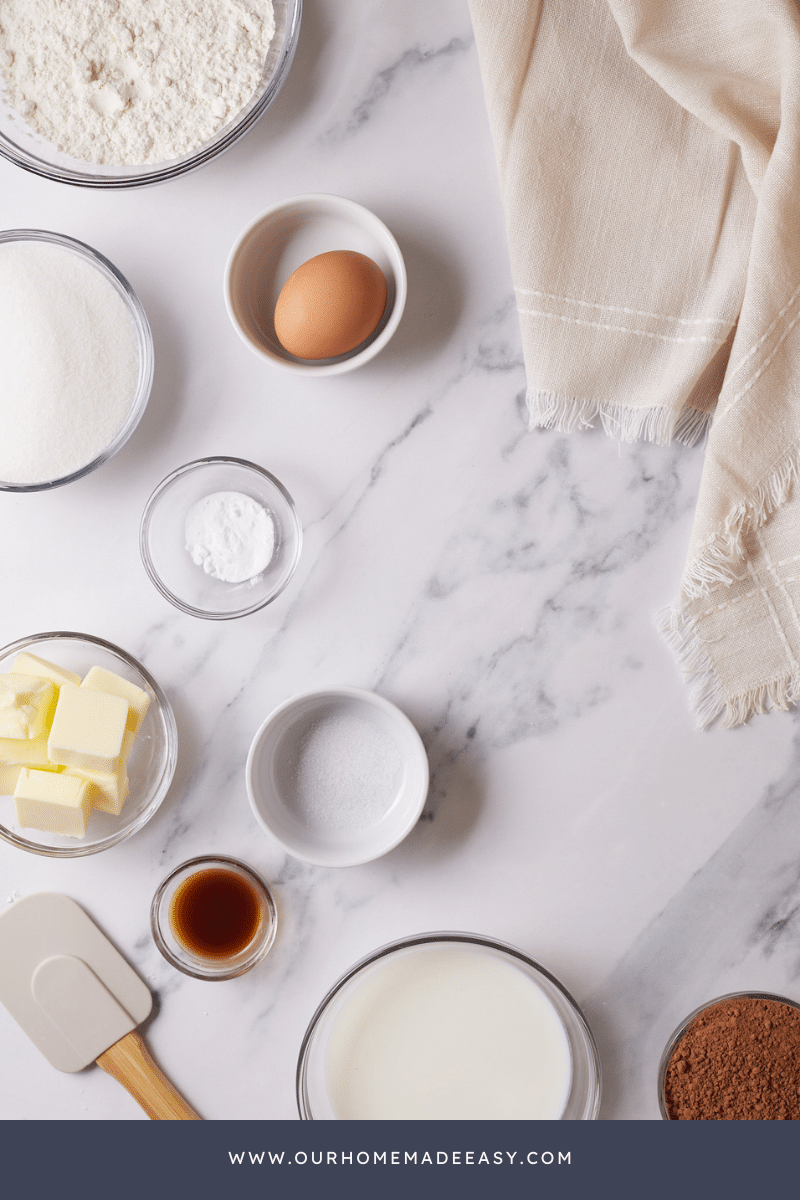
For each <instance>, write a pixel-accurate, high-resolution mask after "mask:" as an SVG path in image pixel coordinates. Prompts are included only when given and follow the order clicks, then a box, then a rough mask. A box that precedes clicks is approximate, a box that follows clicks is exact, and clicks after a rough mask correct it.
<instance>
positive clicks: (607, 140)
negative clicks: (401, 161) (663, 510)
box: [470, 0, 800, 725]
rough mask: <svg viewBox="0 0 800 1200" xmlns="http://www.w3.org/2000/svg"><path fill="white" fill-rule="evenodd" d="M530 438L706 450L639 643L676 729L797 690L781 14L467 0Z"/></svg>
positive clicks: (765, 7)
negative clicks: (650, 634) (676, 706)
mask: <svg viewBox="0 0 800 1200" xmlns="http://www.w3.org/2000/svg"><path fill="white" fill-rule="evenodd" d="M470 7H471V11H472V19H473V25H474V29H475V36H476V40H477V45H478V52H479V57H480V63H481V71H482V75H483V82H484V90H485V95H486V103H487V109H488V113H489V120H490V124H491V127H492V133H493V137H494V141H495V149H496V153H497V161H498V167H499V172H500V182H501V189H502V193H503V200H504V205H505V213H506V224H507V232H508V244H509V252H510V258H511V267H512V273H513V277H514V285H515V289H516V296H517V306H518V309H519V316H520V325H521V329H522V342H523V350H524V356H525V368H526V375H527V380H528V406H529V409H530V415H531V426H541V427H544V428H556V429H560V430H566V431H571V430H577V429H580V428H583V427H586V426H588V425H589V424H591V423H592V422H593V421H594V420H595V419H599V420H600V421H601V422H602V424H603V425H604V427H605V429H606V430H607V432H608V433H610V434H613V435H614V436H616V437H619V438H622V439H624V440H626V441H632V440H635V439H637V438H647V439H649V440H652V441H656V442H661V443H665V442H668V441H670V440H671V439H672V438H678V439H680V440H682V441H685V442H689V443H691V442H695V441H697V440H698V439H699V438H701V437H703V436H704V435H705V434H707V444H706V451H705V461H704V467H703V476H702V481H701V488H700V497H699V501H698V506H697V513H696V516H695V522H694V528H693V531H692V538H691V544H690V548H689V554H688V559H687V563H686V567H685V571H684V576H683V580H682V583H681V589H680V594H679V596H678V599H677V600H676V602H675V604H674V605H673V607H672V608H671V609H670V610H668V611H667V612H665V613H662V614H660V615H659V625H660V627H661V629H662V631H663V633H664V634H665V636H666V637H667V640H668V641H669V642H670V643H671V645H672V646H673V648H674V649H675V650H676V651H677V653H678V656H679V658H680V660H681V663H682V665H683V667H684V669H685V670H686V672H687V673H688V674H690V675H693V676H695V677H696V679H697V685H698V686H697V688H696V691H695V694H694V697H693V702H694V707H695V710H696V712H697V715H698V719H699V722H700V724H702V725H708V724H709V723H711V722H712V721H714V720H715V719H716V718H717V717H720V716H722V717H723V718H724V721H725V723H726V724H728V725H735V724H738V723H740V722H741V721H745V720H746V719H747V718H748V717H749V716H750V715H751V714H752V713H753V712H762V711H764V710H765V708H767V707H769V706H770V704H771V705H772V706H774V707H778V708H786V707H787V706H788V705H789V704H790V703H792V702H794V701H795V699H796V697H797V696H798V694H800V619H798V613H800V488H798V486H797V484H796V476H797V474H798V463H799V462H800V327H798V324H799V323H800V8H798V6H797V4H796V2H795V0H470Z"/></svg>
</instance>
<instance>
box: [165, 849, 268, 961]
mask: <svg viewBox="0 0 800 1200" xmlns="http://www.w3.org/2000/svg"><path fill="white" fill-rule="evenodd" d="M213 870H220V871H228V872H232V873H233V874H235V875H238V876H239V877H240V878H242V879H243V880H244V881H245V882H246V883H247V884H248V886H249V887H250V888H251V889H252V891H253V893H254V894H255V896H256V897H257V899H258V902H259V905H260V908H261V922H260V925H259V927H258V930H257V932H256V934H255V936H254V937H253V938H252V940H251V941H250V942H249V943H248V945H247V946H246V947H245V948H244V949H243V950H242V951H240V952H239V953H238V954H236V955H234V956H233V957H231V958H224V959H221V958H206V957H204V956H201V955H199V954H196V953H194V952H193V951H191V950H189V949H188V948H187V947H186V946H184V944H183V943H182V942H180V941H179V940H178V938H177V937H176V936H175V933H174V932H173V929H172V923H171V921H170V908H171V905H172V901H173V898H174V896H175V893H176V892H177V890H178V888H179V887H180V885H181V884H182V883H183V882H184V881H185V880H187V879H189V878H190V877H191V876H192V875H196V874H199V873H201V872H203V871H213ZM150 929H151V932H152V934H153V940H154V941H155V944H156V946H157V947H158V949H159V950H160V951H161V953H162V954H163V955H164V958H165V959H166V960H167V962H168V963H170V965H171V966H173V967H175V968H176V969H177V970H178V971H183V973H184V975H191V976H192V978H194V979H208V980H222V979H235V978H236V977H237V976H238V975H244V973H245V972H246V971H249V970H251V969H252V968H253V967H254V966H255V965H256V963H259V962H261V960H262V958H266V956H267V954H268V953H269V951H270V949H271V948H272V943H273V942H274V941H275V934H276V933H277V929H278V912H277V909H276V907H275V901H274V899H273V896H272V892H271V891H270V889H269V887H268V886H267V884H266V883H265V882H264V880H263V879H262V878H261V877H260V876H259V875H257V874H256V873H255V871H253V870H251V869H250V867H248V866H246V865H245V864H244V863H243V862H239V861H238V859H235V858H226V857H224V856H222V855H205V856H202V857H200V858H192V859H189V861H188V862H185V863H182V864H181V865H180V866H179V867H176V868H175V870H174V871H172V873H171V874H169V875H168V876H167V878H166V879H165V880H164V882H163V883H162V884H161V886H160V887H159V888H158V891H157V892H156V894H155V896H154V897H153V903H152V905H151V908H150Z"/></svg>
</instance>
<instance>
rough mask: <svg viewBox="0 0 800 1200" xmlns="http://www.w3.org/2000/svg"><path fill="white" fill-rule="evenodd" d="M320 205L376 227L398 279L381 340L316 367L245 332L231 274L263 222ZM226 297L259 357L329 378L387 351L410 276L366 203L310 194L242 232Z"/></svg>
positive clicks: (246, 341)
mask: <svg viewBox="0 0 800 1200" xmlns="http://www.w3.org/2000/svg"><path fill="white" fill-rule="evenodd" d="M306 204H318V205H328V206H329V207H330V208H331V209H336V210H338V211H340V212H342V213H344V214H346V215H347V216H349V217H350V218H351V219H352V220H353V223H354V224H356V225H360V226H362V227H372V228H373V229H375V230H377V231H378V232H379V234H380V236H381V238H382V239H383V241H384V242H385V246H386V251H387V253H388V255H389V257H390V258H391V260H392V267H393V270H394V277H395V298H394V305H393V307H392V311H391V314H390V316H389V320H388V321H387V322H386V325H385V326H384V327H383V329H382V330H381V332H380V334H379V335H378V337H376V338H375V340H374V341H372V342H369V344H368V345H366V346H365V347H364V349H363V350H359V351H358V352H357V353H354V354H351V355H349V357H346V358H341V359H337V361H336V362H326V363H323V364H320V365H318V366H315V365H314V363H313V362H311V361H309V362H302V361H300V360H298V361H296V362H294V361H290V360H289V359H285V358H282V357H281V356H280V355H278V354H273V353H272V351H271V350H270V349H269V348H268V347H267V346H264V345H262V344H261V343H258V342H255V341H253V339H252V338H250V337H249V336H248V335H247V333H246V332H245V331H244V329H242V327H241V325H240V324H239V321H238V320H237V317H236V314H235V311H234V305H233V302H232V300H231V286H230V285H231V274H232V271H233V265H234V262H235V260H236V257H237V255H238V253H239V250H240V249H241V247H242V246H243V244H244V242H245V241H246V240H247V238H248V237H249V236H250V234H251V233H252V232H253V230H254V229H256V228H257V227H258V226H259V225H260V224H261V223H262V222H263V221H266V220H267V219H268V218H270V217H274V216H275V215H276V214H277V213H280V212H289V211H291V210H292V209H294V208H298V207H300V206H301V205H306ZM223 292H224V297H225V308H226V309H227V312H228V316H229V317H230V320H231V324H232V325H233V327H234V329H235V330H236V332H237V334H238V335H239V337H240V338H241V339H242V341H243V342H244V344H245V345H246V346H247V347H248V348H249V349H250V350H251V351H252V352H253V354H256V355H257V356H258V357H259V358H262V359H265V360H266V361H267V362H269V363H274V364H275V366H278V367H282V368H283V369H284V370H285V371H293V372H294V373H295V374H297V375H306V376H318V377H322V376H325V375H343V374H344V373H345V372H347V371H354V370H355V369H356V367H361V366H363V365H364V363H367V362H369V361H370V359H373V358H374V357H375V355H376V354H379V353H380V352H381V350H383V348H384V346H386V344H387V343H388V342H389V341H390V340H391V338H392V337H393V336H394V333H395V330H396V329H397V326H398V325H399V324H400V319H401V317H402V316H403V310H404V309H405V306H406V296H407V294H408V274H407V272H406V264H405V260H404V258H403V254H402V251H401V250H400V247H399V245H398V244H397V239H396V238H395V236H394V234H393V233H392V231H391V230H390V229H389V228H388V226H386V225H385V224H384V223H383V221H382V220H381V219H380V217H378V216H376V214H375V213H374V212H372V211H371V210H370V209H368V208H365V207H364V205H363V204H358V203H357V202H356V201H355V200H349V199H347V197H346V196H338V195H335V194H334V193H331V192H307V193H305V194H303V195H302V196H292V197H291V199H289V200H281V201H280V202H279V203H278V204H273V205H271V206H270V207H269V208H265V209H264V211H263V212H261V213H259V214H258V216H257V217H254V219H253V220H252V221H251V222H250V223H249V225H247V227H246V228H245V229H243V230H242V232H241V233H240V235H239V237H238V238H237V239H236V242H235V243H234V245H233V247H232V249H231V252H230V254H229V255H228V261H227V263H226V264H225V277H224V287H223Z"/></svg>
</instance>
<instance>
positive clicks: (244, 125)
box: [0, 0, 303, 188]
mask: <svg viewBox="0 0 800 1200" xmlns="http://www.w3.org/2000/svg"><path fill="white" fill-rule="evenodd" d="M302 8H303V5H302V0H273V11H274V14H275V35H274V37H273V39H272V42H271V43H270V47H269V50H268V51H267V58H266V61H265V63H264V69H263V72H262V75H261V80H260V82H259V85H258V88H257V89H256V91H255V93H254V95H253V96H252V97H251V98H250V100H249V101H248V102H247V104H246V105H245V106H244V108H243V109H242V110H241V112H239V113H238V114H237V115H236V116H235V117H234V119H233V120H232V121H230V122H229V123H228V124H227V125H226V126H225V127H224V128H223V129H221V130H219V132H218V133H216V134H215V135H214V137H213V138H211V139H210V140H209V141H207V142H206V143H205V144H204V145H202V146H200V147H199V148H198V149H197V150H195V151H193V152H192V153H191V154H186V155H184V157H183V158H178V159H175V160H174V161H172V162H164V163H153V164H151V165H135V166H123V165H105V166H104V165H100V164H95V163H85V162H80V161H79V160H78V159H75V158H72V157H71V156H70V155H68V154H64V153H62V152H61V151H60V150H58V149H57V148H56V147H55V146H54V145H52V144H51V143H50V142H46V141H45V140H44V139H43V138H41V137H39V136H38V135H37V134H35V133H34V132H33V130H31V129H30V128H29V127H28V126H27V125H26V124H25V122H24V121H23V120H22V119H21V118H20V117H19V115H18V114H17V113H16V112H15V110H14V109H13V108H12V107H11V106H10V104H9V103H8V101H7V100H6V99H5V97H4V94H3V91H2V77H1V76H0V155H2V156H3V158H7V159H8V160H9V162H12V163H14V164H15V165H16V166H18V167H23V168H24V169H25V170H27V171H32V172H33V173H34V174H35V175H41V176H43V177H44V178H45V179H53V180H56V181H57V182H60V183H72V184H77V185H79V186H80V187H90V188H132V187H141V186H142V185H143V184H148V183H161V182H163V181H164V180H167V179H174V178H176V177H177V176H178V175H185V174H186V172H187V171H193V170H194V169H195V168H196V167H200V166H202V165H203V164H204V163H207V162H209V161H210V160H211V159H212V158H216V157H217V155H219V154H222V152H223V151H225V150H227V149H228V148H229V147H230V146H232V145H233V144H234V142H237V141H238V140H239V138H241V137H242V136H243V135H244V134H245V133H247V131H248V129H251V128H252V126H253V125H255V123H256V121H257V120H258V119H259V117H261V116H263V114H264V113H265V112H266V111H267V109H268V108H269V107H270V105H271V104H273V103H274V101H275V100H276V99H277V96H278V93H279V92H280V90H281V88H282V86H283V84H284V82H285V80H286V76H287V75H288V73H289V68H290V67H291V65H292V60H293V59H294V53H295V50H296V48H297V40H298V36H299V33H300V18H301V15H302Z"/></svg>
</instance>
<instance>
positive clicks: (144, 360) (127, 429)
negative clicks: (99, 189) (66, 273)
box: [0, 229, 154, 492]
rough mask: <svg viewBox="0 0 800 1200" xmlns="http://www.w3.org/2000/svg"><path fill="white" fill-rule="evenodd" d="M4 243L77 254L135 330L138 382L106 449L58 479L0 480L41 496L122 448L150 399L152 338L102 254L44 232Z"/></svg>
mask: <svg viewBox="0 0 800 1200" xmlns="http://www.w3.org/2000/svg"><path fill="white" fill-rule="evenodd" d="M4 242H49V243H50V244H52V245H54V246H61V247H63V248H64V249H65V250H68V251H70V253H72V254H77V255H78V257H79V258H82V259H84V260H85V261H86V262H89V263H91V265H92V266H93V267H95V268H96V269H97V270H98V271H99V272H100V274H101V275H103V276H104V277H105V278H106V279H107V280H108V282H109V283H110V284H111V285H112V287H113V288H114V290H115V291H116V292H117V293H118V294H119V296H120V297H121V298H122V300H123V302H124V304H125V307H126V308H127V310H128V312H129V313H130V315H131V320H132V321H133V324H134V328H135V330H136V344H137V347H138V352H139V378H138V380H137V382H136V391H135V393H134V397H133V400H132V401H131V407H130V411H129V413H128V416H127V419H126V421H125V424H124V425H123V426H122V428H121V429H120V430H119V432H118V433H117V435H116V437H115V438H114V439H113V440H112V441H111V442H110V443H109V445H108V446H106V448H105V449H104V450H103V451H102V452H101V453H100V454H98V455H97V457H96V458H94V459H92V461H91V462H88V463H86V465H85V466H83V467H80V468H79V470H77V471H73V472H72V473H71V474H70V475H64V476H62V477H61V478H60V479H49V480H46V481H44V482H38V483H3V482H2V480H0V491H4V492H42V491H46V490H47V489H48V488H55V487H61V486H62V484H65V483H72V482H73V481H74V480H76V479H82V478H83V477H84V475H88V474H89V473H90V472H91V471H94V470H95V469H96V468H97V467H101V466H102V465H103V463H105V462H108V460H109V459H110V458H113V456H114V455H115V454H116V453H117V451H118V450H121V449H122V447H123V446H124V445H125V443H126V442H127V440H128V438H129V437H130V436H131V434H132V433H133V431H134V429H135V428H136V426H137V425H138V424H139V422H140V421H141V419H142V416H143V415H144V410H145V409H146V408H147V401H148V400H149V399H150V389H151V388H152V386H153V366H154V355H153V335H152V333H151V332H150V325H149V324H148V321H147V316H146V314H145V311H144V309H143V307H142V303H141V301H140V300H139V297H138V296H137V295H136V293H135V292H134V290H133V288H132V287H131V285H130V284H129V283H128V281H127V279H126V278H125V276H124V275H121V274H120V272H119V271H118V270H117V268H116V267H115V266H114V264H113V263H111V262H109V260H108V259H107V258H104V257H103V255H102V254H100V253H99V252H98V251H97V250H94V249H93V248H92V247H91V246H87V245H86V244H85V243H84V242H79V241H76V239H75V238H71V237H66V236H65V235H64V234H62V233H51V232H50V231H48V230H45V229H5V230H0V245H2V243H4Z"/></svg>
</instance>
